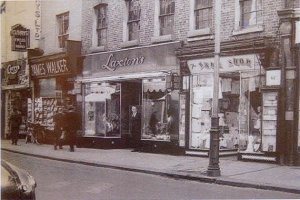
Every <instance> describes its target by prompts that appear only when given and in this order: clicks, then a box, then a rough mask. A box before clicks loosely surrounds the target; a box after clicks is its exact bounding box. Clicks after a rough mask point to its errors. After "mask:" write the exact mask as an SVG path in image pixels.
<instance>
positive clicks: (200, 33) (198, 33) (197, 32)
mask: <svg viewBox="0 0 300 200" xmlns="http://www.w3.org/2000/svg"><path fill="white" fill-rule="evenodd" d="M210 34H211V29H210V28H203V29H197V30H191V31H189V32H188V37H189V38H191V37H198V36H207V35H210Z"/></svg>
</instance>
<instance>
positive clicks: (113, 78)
mask: <svg viewBox="0 0 300 200" xmlns="http://www.w3.org/2000/svg"><path fill="white" fill-rule="evenodd" d="M170 73H171V72H169V71H160V72H145V73H131V74H122V75H117V76H106V77H87V78H80V79H76V81H77V82H82V83H89V82H102V81H116V80H119V81H122V80H130V79H143V78H151V77H153V78H154V77H164V76H166V75H168V74H170Z"/></svg>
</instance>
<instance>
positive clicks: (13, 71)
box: [6, 65, 21, 75]
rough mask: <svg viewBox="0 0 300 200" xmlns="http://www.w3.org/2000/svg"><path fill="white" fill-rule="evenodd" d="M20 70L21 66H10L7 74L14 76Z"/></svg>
mask: <svg viewBox="0 0 300 200" xmlns="http://www.w3.org/2000/svg"><path fill="white" fill-rule="evenodd" d="M20 68H21V67H20V65H8V66H7V69H6V71H7V74H11V75H13V74H17V73H18V71H19V70H20Z"/></svg>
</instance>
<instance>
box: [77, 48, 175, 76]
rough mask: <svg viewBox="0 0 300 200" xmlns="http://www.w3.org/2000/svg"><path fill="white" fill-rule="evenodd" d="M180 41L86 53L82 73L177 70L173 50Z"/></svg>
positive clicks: (102, 73)
mask: <svg viewBox="0 0 300 200" xmlns="http://www.w3.org/2000/svg"><path fill="white" fill-rule="evenodd" d="M180 45H181V43H180V42H174V43H170V44H160V45H156V46H149V47H143V48H133V49H126V50H120V51H115V52H105V53H98V54H88V55H86V56H85V59H84V61H83V74H84V76H86V75H88V76H89V75H91V76H99V73H101V75H104V76H108V75H116V74H128V73H138V72H150V71H151V72H153V71H161V70H165V71H170V70H178V66H179V63H178V60H177V58H176V56H175V50H176V49H177V48H179V47H180Z"/></svg>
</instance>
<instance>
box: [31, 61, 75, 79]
mask: <svg viewBox="0 0 300 200" xmlns="http://www.w3.org/2000/svg"><path fill="white" fill-rule="evenodd" d="M31 72H32V76H35V77H39V76H43V77H44V76H56V75H62V74H68V73H70V70H69V68H68V62H67V59H66V58H60V59H55V60H47V61H43V62H39V63H35V64H32V65H31Z"/></svg>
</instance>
